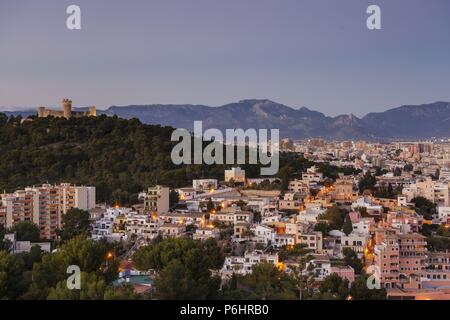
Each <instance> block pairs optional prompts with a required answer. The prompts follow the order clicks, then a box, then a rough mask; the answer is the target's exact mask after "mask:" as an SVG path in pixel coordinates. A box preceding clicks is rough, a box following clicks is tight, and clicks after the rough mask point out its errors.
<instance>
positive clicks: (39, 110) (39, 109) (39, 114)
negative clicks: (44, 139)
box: [37, 107, 45, 118]
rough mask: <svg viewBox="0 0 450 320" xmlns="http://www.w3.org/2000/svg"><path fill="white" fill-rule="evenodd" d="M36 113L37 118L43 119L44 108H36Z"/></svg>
mask: <svg viewBox="0 0 450 320" xmlns="http://www.w3.org/2000/svg"><path fill="white" fill-rule="evenodd" d="M37 113H38V118H43V117H45V107H38V109H37Z"/></svg>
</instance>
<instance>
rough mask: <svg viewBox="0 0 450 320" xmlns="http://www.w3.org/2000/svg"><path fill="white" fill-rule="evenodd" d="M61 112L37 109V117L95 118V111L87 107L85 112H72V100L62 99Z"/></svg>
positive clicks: (42, 108) (93, 108)
mask: <svg viewBox="0 0 450 320" xmlns="http://www.w3.org/2000/svg"><path fill="white" fill-rule="evenodd" d="M61 109H62V110H61V111H58V110H52V109H48V108H46V107H38V109H37V112H38V117H39V118H45V117H50V116H51V117H55V118H66V119H69V118H72V117H75V118H76V117H91V116H92V117H95V116H97V109H96V108H95V107H93V106H92V107H89V108H88V110H87V111H72V100H69V99H63V101H62V106H61Z"/></svg>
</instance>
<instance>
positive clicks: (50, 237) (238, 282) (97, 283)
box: [0, 100, 450, 300]
mask: <svg viewBox="0 0 450 320" xmlns="http://www.w3.org/2000/svg"><path fill="white" fill-rule="evenodd" d="M67 101H69V100H64V101H63V111H64V102H66V105H67ZM93 110H94V112H95V109H93ZM63 111H61V112H60V113H57V112H56V111H54V112H53V113H51V114H45V113H44V110H43V109H40V111H39V114H38V118H33V117H32V118H28V119H20V118H17V119H14V118H10V119H9V120H8V119H6V118H5V121H6V122H5V123H4V124H3V126H4V127H8V126H9V125H12V126H14V127H17V126H30V125H36V124H38V123H39V121H50V122H55V121H57V120H56V119H58V118H59V119H60V120H58V121H65V122H64V123H65V124H67V123H68V124H67V125H68V126H72V124H70V121H72V120H71V118H72V117H81V118H80V119H81V121H92V120H89V118H88V116H95V114H93V115H88V114H76V113H72V111H71V106H70V105H69V106H67V108H66V110H65V111H64V112H63ZM41 118H42V119H41ZM98 121H108V120H107V118H106V117H103V118H98ZM130 121H132V120H130ZM45 123H46V124H47V123H48V122H45ZM280 144H281V151H282V156H281V159H282V161H281V162H282V163H283V159H284V158H287V159H291V160H290V162H289V161H288V162H289V163H288V165H284V166H282V167H281V169H280V171H279V173H278V174H277V175H276V176H274V177H260V176H249V174H248V173H247V172H246V170H245V169H242V168H240V167H236V166H229V167H228V168H226V169H225V170H223V171H222V172H221V173H220V174H218V175H210V176H205V174H203V177H202V178H199V179H191V180H190V183H189V185H187V184H186V185H182V186H177V185H179V184H180V183H179V182H177V183H175V181H174V184H173V185H171V184H170V183H168V184H167V185H160V184H152V185H147V186H145V187H144V188H143V190H141V192H139V193H138V194H137V195H136V199H134V200H133V201H127V204H125V203H120V198H117V199H119V200H115V201H111V200H110V201H109V202H108V201H104V202H101V201H99V200H98V199H97V198H96V187H97V186H96V185H75V184H73V183H70V182H68V181H57V182H54V183H42V184H39V185H24V186H23V187H22V188H18V189H17V190H11V191H9V192H6V191H4V192H2V194H1V195H0V200H1V201H0V231H1V232H0V237H1V238H0V239H1V247H0V248H1V249H2V251H1V253H0V261H1V263H0V272H2V273H3V274H4V275H5V277H2V278H1V279H0V288H1V291H0V295H1V298H6V299H67V298H70V299H275V300H279V299H292V300H294V299H296V300H298V299H301V300H308V299H337V300H352V299H355V300H359V299H418V300H433V299H439V300H442V299H449V298H450V291H449V290H450V289H449V282H450V279H449V276H450V251H449V249H450V230H449V226H450V141H448V140H444V139H440V140H433V141H411V142H405V141H399V142H390V143H376V142H369V141H325V140H323V139H306V140H298V141H296V140H291V139H283V140H282V141H281V143H280ZM292 159H294V160H292ZM299 163H300V164H299ZM253 171H254V170H253ZM108 199H112V198H108ZM70 265H77V266H80V269H81V272H82V276H81V282H82V283H83V286H82V287H81V290H75V291H74V290H71V289H70V288H69V287H67V286H66V278H67V273H66V268H67V267H68V266H70ZM94 287H95V288H97V289H96V290H92V288H94Z"/></svg>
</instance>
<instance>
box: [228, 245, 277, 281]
mask: <svg viewBox="0 0 450 320" xmlns="http://www.w3.org/2000/svg"><path fill="white" fill-rule="evenodd" d="M278 262H279V261H278V253H274V254H265V253H263V252H262V251H261V250H254V251H252V252H246V253H245V254H244V256H243V257H240V256H229V257H226V258H225V262H224V264H223V267H222V269H221V270H220V273H221V276H222V278H229V277H231V276H232V275H233V273H234V274H238V275H247V274H251V273H252V269H253V266H255V265H258V264H260V263H270V264H273V265H274V266H278Z"/></svg>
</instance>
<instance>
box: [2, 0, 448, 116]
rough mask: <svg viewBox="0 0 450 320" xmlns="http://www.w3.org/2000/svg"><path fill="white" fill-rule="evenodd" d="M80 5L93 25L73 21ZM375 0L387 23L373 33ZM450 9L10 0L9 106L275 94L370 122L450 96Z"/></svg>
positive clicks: (348, 0) (211, 102)
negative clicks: (71, 25)
mask: <svg viewBox="0 0 450 320" xmlns="http://www.w3.org/2000/svg"><path fill="white" fill-rule="evenodd" d="M70 4H77V5H79V6H80V7H81V10H82V30H79V31H74V30H67V28H66V26H65V21H66V18H67V14H66V13H65V11H66V8H67V6H68V5H70ZM369 4H377V5H379V6H380V7H381V10H382V30H376V31H370V30H368V29H367V28H366V18H367V14H366V8H367V6H368V5H369ZM449 11H450V1H447V0H431V1H427V2H424V1H421V0H398V1H395V2H392V1H388V0H376V1H374V0H370V1H369V0H343V1H339V2H336V1H325V0H281V1H274V0H260V1H258V2H257V3H255V2H254V1H251V0H239V1H238V0H227V1H225V0H218V1H209V0H192V1H182V0H172V1H163V0H153V1H144V0H134V1H127V2H125V1H118V0H110V1H106V0H98V1H87V0H77V1H73V0H72V1H66V0H43V1H39V2H22V1H13V0H0V41H1V43H2V50H0V74H1V76H0V106H1V107H2V108H0V110H6V109H14V108H13V107H22V106H26V107H27V108H28V109H29V108H36V107H37V106H41V105H43V106H47V107H50V108H59V106H60V101H61V99H62V98H63V97H68V98H70V99H72V100H73V104H74V106H75V107H76V106H89V105H95V106H97V107H98V108H99V109H105V108H108V107H109V106H112V105H130V104H135V105H142V104H202V105H208V106H221V105H224V104H227V103H232V102H237V101H239V100H243V99H270V100H272V101H275V102H278V103H281V104H284V105H287V106H290V107H294V108H300V107H303V106H304V107H307V108H310V109H312V110H315V111H320V112H322V113H324V114H325V115H329V116H336V115H340V114H350V113H351V114H355V115H357V116H358V117H361V116H363V115H365V114H367V113H369V112H382V111H385V110H388V109H390V108H394V107H399V106H402V105H420V104H427V103H433V102H436V101H450V85H449V83H450V82H449V80H448V75H449V74H450V59H449V58H448V57H450V41H448V39H450V20H449V19H448V17H447V15H448V12H449ZM9 111H13V110H9Z"/></svg>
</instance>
